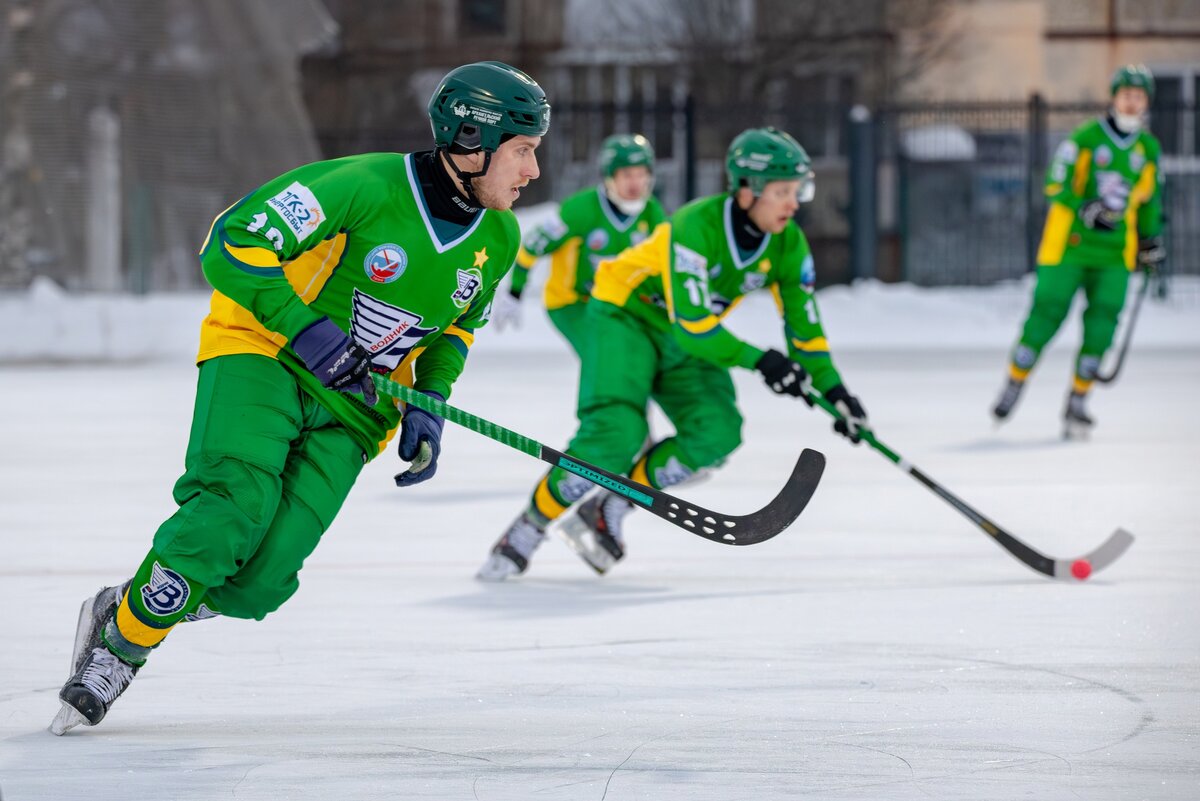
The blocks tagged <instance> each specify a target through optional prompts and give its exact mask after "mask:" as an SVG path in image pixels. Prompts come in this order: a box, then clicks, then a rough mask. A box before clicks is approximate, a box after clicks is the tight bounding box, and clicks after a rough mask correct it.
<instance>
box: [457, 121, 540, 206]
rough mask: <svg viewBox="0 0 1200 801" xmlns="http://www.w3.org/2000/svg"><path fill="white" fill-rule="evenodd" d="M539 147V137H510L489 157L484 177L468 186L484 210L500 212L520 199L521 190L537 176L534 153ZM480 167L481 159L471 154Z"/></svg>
mask: <svg viewBox="0 0 1200 801" xmlns="http://www.w3.org/2000/svg"><path fill="white" fill-rule="evenodd" d="M541 143H542V137H540V136H514V137H513V138H512V139H509V140H508V141H507V142H505V143H504V144H502V145H500V147H499V149H497V150H496V152H495V153H493V154H492V162H491V164H489V165H488V171H487V174H486V175H482V176H480V177H479V178H476V179H475V180H474V181H473V182H472V184H471V186H472V188H473V189H474V190H475V196H476V197H478V198H479V202H480V203H482V204H483V207H484V208H487V209H496V210H497V211H504V210H505V209H510V208H512V204H513V203H515V202H516V200H517V198H518V197H520V196H521V189H522V188H523V187H524V186H525V185H526V184H528V183H529V182H530V181H532V180H534V179H535V178H537V177H538V176H539V175H541V170H539V169H538V163H537V154H536V153H535V152H534V151H536V150H537V147H538V145H540V144H541ZM472 158H478V159H479V166H477V167H475V169H479V168H480V167H482V166H483V155H482V154H472Z"/></svg>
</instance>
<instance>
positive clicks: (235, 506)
mask: <svg viewBox="0 0 1200 801" xmlns="http://www.w3.org/2000/svg"><path fill="white" fill-rule="evenodd" d="M428 110H429V116H430V119H431V123H432V127H433V134H434V142H435V148H434V149H432V150H429V151H425V152H420V153H411V154H407V155H406V154H400V153H371V154H366V155H361V156H350V157H347V158H341V159H335V160H332V161H323V162H316V163H314V164H309V165H306V166H303V167H299V168H297V169H295V170H292V171H291V172H288V173H285V174H284V175H282V176H280V177H279V178H276V179H275V180H273V181H270V182H268V183H266V184H264V185H263V186H262V187H261V188H259V189H257V190H255V191H254V192H251V193H250V194H249V195H247V196H246V197H245V198H243V199H242V200H239V201H238V202H237V203H235V204H234V205H233V206H231V207H229V208H228V209H227V210H225V211H224V212H222V213H221V215H220V216H219V217H217V219H216V221H215V222H214V223H213V226H212V228H211V230H210V231H209V235H208V238H207V241H206V242H205V243H204V246H203V249H202V250H201V252H200V262H201V266H202V268H203V270H204V275H205V277H206V278H207V279H208V281H209V283H210V284H212V286H213V289H214V292H213V295H212V303H211V312H210V314H209V315H208V317H207V318H205V320H204V322H203V323H202V325H201V333H200V352H199V356H198V359H197V361H198V362H199V384H198V387H197V391H196V404H195V414H194V417H193V422H192V429H191V436H190V440H189V443H188V449H187V454H186V458H185V469H186V472H185V473H184V474H183V477H182V478H180V479H179V481H178V482H177V483H176V485H175V490H174V496H175V500H176V502H177V503H178V504H179V510H178V511H177V512H176V513H175V514H174V515H173V516H172V517H171V518H170V519H168V520H167V521H166V522H165V523H163V524H162V526H161V527H160V528H159V529H158V531H157V533H156V534H155V535H154V540H153V547H152V548H151V549H150V551H149V553H147V555H146V557H145V559H144V560H142V562H141V564H140V565H138V566H136V567H135V569H134V570H133V576H132V578H131V579H130V580H129V581H127V582H125V583H124V584H123V585H121V586H119V587H106V588H103V589H101V590H100V591H99V592H98V593H97V594H96V595H95V596H94V597H92V598H89V599H88V600H87V601H85V602H84V604H83V608H82V610H81V611H80V616H79V623H78V629H77V631H76V639H75V648H74V655H73V662H72V670H71V673H72V675H71V677H70V678H69V679H68V680H67V682H66V684H65V685H64V686H63V688H62V690H61V692H60V693H59V698H60V699H61V701H62V709H61V710H60V712H59V714H58V716H57V717H56V718H55V720H54V722H53V724H51V731H53V732H54V733H55V734H62V733H63V732H64V731H66V730H67V729H69V728H72V727H73V726H76V725H79V724H81V723H82V724H85V725H89V726H94V725H95V724H97V723H99V722H100V721H101V720H102V719H103V718H104V716H105V714H106V713H107V712H108V710H109V709H110V707H111V706H112V704H113V702H114V701H115V700H116V699H117V697H118V696H120V695H121V693H122V692H124V690H125V689H126V688H127V687H128V686H129V683H130V682H131V681H132V680H133V677H134V676H135V674H136V673H137V672H138V670H139V669H140V668H141V667H142V666H143V665H144V664H145V662H146V659H147V657H149V656H150V653H151V651H152V650H153V649H154V648H156V647H158V646H159V645H160V644H161V643H162V641H163V639H164V638H165V637H166V636H167V634H168V633H169V632H170V631H171V629H172V627H173V626H175V625H176V624H178V623H180V622H181V621H184V620H198V619H203V618H207V617H214V616H216V615H227V616H230V617H236V618H246V619H255V620H261V619H262V618H264V617H265V616H266V615H268V614H270V613H271V612H273V611H274V610H275V609H277V608H278V607H279V606H280V605H281V604H283V603H284V602H285V601H286V600H287V599H288V598H289V597H290V596H291V595H292V594H293V593H294V592H295V591H296V589H297V587H298V586H299V581H298V578H297V574H298V572H299V570H300V568H301V566H302V564H303V562H304V560H305V558H306V557H307V556H308V555H309V554H310V553H312V551H313V549H314V548H316V546H317V543H318V542H319V541H320V539H321V535H322V534H323V533H324V532H325V531H326V529H328V528H329V525H330V524H331V523H332V522H333V518H334V516H335V515H336V514H337V511H338V509H339V507H340V506H341V504H342V502H343V500H344V499H345V498H346V495H347V493H349V491H350V488H351V485H353V483H354V481H355V479H356V477H357V476H358V474H359V471H360V470H362V467H363V465H364V464H365V463H366V462H367V461H368V460H370V459H372V458H374V457H375V456H376V455H377V454H379V453H380V452H381V451H382V450H383V449H384V448H385V447H386V445H387V442H388V440H389V439H390V438H391V437H392V436H393V434H395V433H396V431H397V429H399V453H400V458H401V459H403V460H405V461H408V462H411V463H412V465H411V466H410V467H409V469H408V470H407V471H405V472H402V473H399V474H397V476H396V484H397V485H398V486H401V487H405V486H410V485H413V484H417V483H420V482H422V481H425V480H427V479H429V478H432V477H433V475H434V472H435V471H436V469H437V462H438V456H439V453H440V450H441V447H440V442H441V434H442V424H443V421H442V420H441V419H440V418H438V417H436V416H434V415H431V414H429V413H428V412H425V411H422V410H420V409H416V408H413V409H407V410H405V409H403V408H401V405H400V404H399V403H398V402H396V401H394V400H393V399H392V398H389V397H386V396H385V397H379V396H378V395H377V393H376V390H375V387H374V384H373V382H372V379H371V374H372V372H378V373H382V374H384V375H387V376H389V377H390V378H392V379H393V380H396V381H399V382H400V383H404V384H407V385H408V386H411V387H413V388H414V389H416V390H419V391H421V392H425V393H427V394H429V395H430V396H433V397H436V398H439V399H446V398H448V397H449V395H450V391H451V387H452V386H453V384H454V382H455V380H456V379H457V378H458V377H459V375H460V374H461V373H462V370H463V367H464V364H465V359H466V355H467V351H468V349H469V348H470V346H471V344H472V341H473V339H474V336H475V331H476V330H477V329H478V328H479V327H481V326H482V325H483V324H484V323H485V322H486V321H487V309H488V307H489V305H490V304H491V302H492V296H493V294H494V292H495V288H496V286H497V284H499V283H500V280H501V279H502V278H503V277H504V275H505V274H506V273H507V272H508V269H509V268H510V267H511V265H512V263H513V260H514V259H515V258H516V255H517V250H518V248H519V246H520V231H519V228H518V225H517V220H516V216H515V215H514V214H513V213H512V211H511V207H512V204H513V202H514V201H515V200H516V199H517V197H518V196H519V194H520V190H521V188H522V187H524V186H525V185H526V184H528V183H529V182H530V181H531V180H533V179H535V178H537V177H538V165H537V157H536V155H535V149H536V148H537V146H538V144H539V143H540V142H541V137H542V136H543V135H544V134H545V133H546V131H547V129H548V127H549V123H550V106H549V104H548V103H547V102H546V96H545V93H544V92H543V91H542V89H541V88H540V87H539V86H538V84H537V83H535V82H534V81H533V79H531V78H530V77H529V76H528V75H526V74H525V73H523V72H521V71H520V70H517V69H514V68H513V67H510V66H508V65H505V64H501V63H499V62H494V61H488V62H481V63H476V64H468V65H466V66H463V67H459V68H457V69H455V70H453V71H451V72H450V73H449V74H447V75H446V77H445V78H444V79H443V80H442V82H441V84H440V85H439V86H438V88H437V90H436V91H435V92H434V94H433V97H432V98H431V99H430V102H429V108H428Z"/></svg>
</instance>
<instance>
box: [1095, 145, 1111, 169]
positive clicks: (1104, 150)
mask: <svg viewBox="0 0 1200 801" xmlns="http://www.w3.org/2000/svg"><path fill="white" fill-rule="evenodd" d="M1109 164H1112V151H1111V150H1109V149H1108V145H1100V147H1098V148H1096V166H1097V167H1107V166H1108V165H1109Z"/></svg>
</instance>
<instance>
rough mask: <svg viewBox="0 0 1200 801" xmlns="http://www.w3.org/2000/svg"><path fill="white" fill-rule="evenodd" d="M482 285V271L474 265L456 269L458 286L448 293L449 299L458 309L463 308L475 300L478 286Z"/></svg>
mask: <svg viewBox="0 0 1200 801" xmlns="http://www.w3.org/2000/svg"><path fill="white" fill-rule="evenodd" d="M482 286H483V273H481V272H479V270H477V269H476V268H474V267H470V268H468V269H466V270H459V271H458V288H457V289H455V290H454V292H453V293H452V294H451V295H450V300H452V301H454V305H455V306H457V307H458V308H460V309H464V308H466V307H467V306H469V305H470V304H471V301H473V300H475V296H476V295H478V294H479V288H480V287H482Z"/></svg>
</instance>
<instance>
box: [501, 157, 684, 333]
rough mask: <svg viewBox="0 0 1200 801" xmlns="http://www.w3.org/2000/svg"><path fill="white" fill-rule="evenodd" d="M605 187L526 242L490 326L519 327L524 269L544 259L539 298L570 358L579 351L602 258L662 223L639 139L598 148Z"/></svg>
mask: <svg viewBox="0 0 1200 801" xmlns="http://www.w3.org/2000/svg"><path fill="white" fill-rule="evenodd" d="M600 173H601V175H602V176H603V182H602V183H601V184H600V185H599V186H593V187H588V188H587V189H583V190H581V191H579V192H576V193H575V194H573V195H571V196H570V197H568V198H567V199H566V200H564V201H563V202H562V205H561V206H559V208H558V210H557V211H556V212H555V214H554V216H553V217H551V218H550V219H549V220H548V221H547V222H545V223H543V224H542V225H539V226H538V227H537V228H535V229H534V230H533V231H531V232H530V233H529V235H528V236H526V237H525V242H524V244H523V245H522V247H521V250H520V252H519V253H518V254H517V264H516V267H515V268H513V272H512V279H511V281H512V284H511V287H510V289H509V292H508V293H505V292H503V291H501V292H499V293H497V295H496V303H495V304H494V306H493V308H492V324H493V325H494V326H495V327H496V328H497V329H498V330H503V329H504V328H505V327H506V326H508V325H510V324H511V325H516V324H517V323H518V322H519V321H520V310H521V306H520V300H521V295H522V293H523V292H524V291H525V282H526V281H527V280H528V278H529V269H530V268H531V267H532V266H533V264H534V262H535V261H536V260H537V259H538V258H539V257H541V256H546V255H549V256H550V277H549V278H548V279H547V281H546V286H545V290H544V292H543V296H544V299H545V303H546V311H547V313H548V314H549V316H550V322H551V323H553V325H554V327H555V328H557V329H558V331H559V333H561V334H562V335H563V337H564V338H565V339H566V340H567V342H568V343H569V344H570V346H571V348H572V349H573V350H574V351H575V353H576V355H581V354H582V352H583V342H584V340H585V339H586V336H585V333H584V332H585V317H586V314H585V310H586V308H587V306H586V303H587V301H588V298H589V296H590V295H591V291H592V275H593V273H594V271H595V268H596V265H597V264H599V263H600V261H601V259H605V258H611V257H612V256H615V255H616V254H618V253H620V252H621V251H622V250H624V249H625V248H627V247H629V246H630V245H636V244H638V243H639V242H641V241H642V240H644V239H645V238H646V237H647V236H649V234H650V232H651V231H653V230H654V228H655V227H656V226H657V225H658V224H659V223H660V222H662V221H663V220H664V219H666V214H665V213H664V212H663V208H662V205H661V204H660V203H659V202H658V200H657V199H656V198H655V197H654V196H653V195H652V194H651V190H653V188H654V149H653V148H652V147H651V146H650V142H649V141H648V140H647V139H646V137H644V136H642V135H641V134H633V135H630V134H618V135H616V136H610V137H608V138H607V139H605V140H604V143H603V144H602V146H601V148H600Z"/></svg>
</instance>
